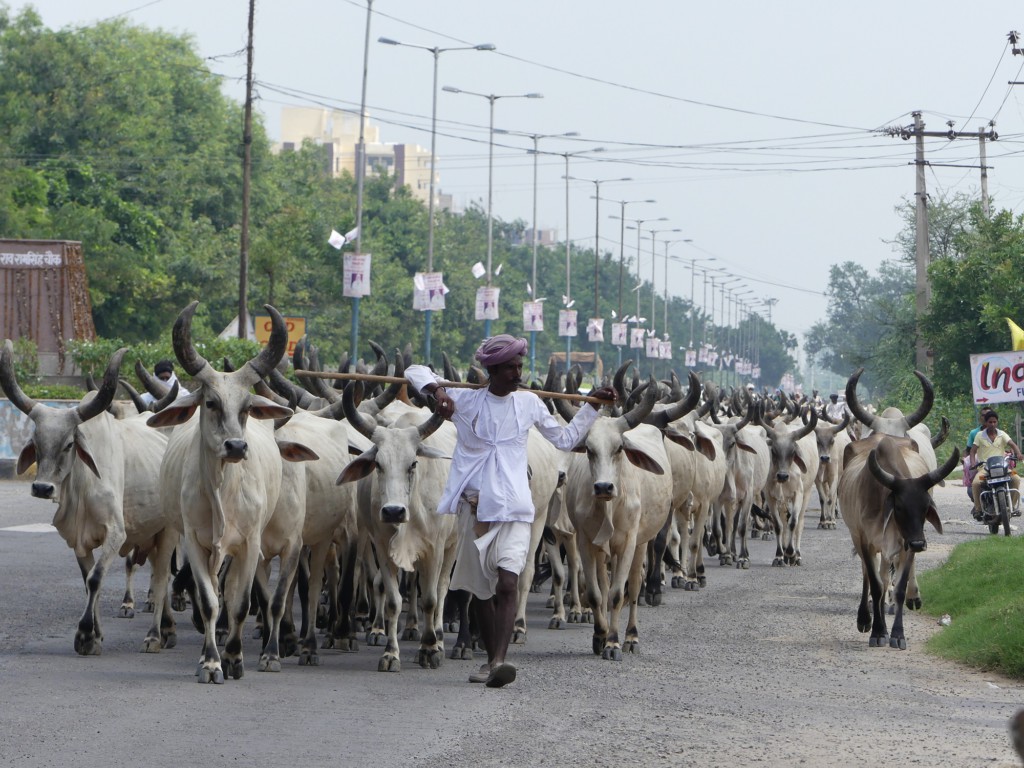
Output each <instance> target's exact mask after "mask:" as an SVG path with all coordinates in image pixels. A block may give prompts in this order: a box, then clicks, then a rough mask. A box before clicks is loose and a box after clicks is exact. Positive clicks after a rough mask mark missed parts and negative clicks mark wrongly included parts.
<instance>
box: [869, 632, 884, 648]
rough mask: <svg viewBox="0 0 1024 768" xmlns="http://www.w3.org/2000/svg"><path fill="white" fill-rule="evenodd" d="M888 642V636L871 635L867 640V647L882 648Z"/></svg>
mask: <svg viewBox="0 0 1024 768" xmlns="http://www.w3.org/2000/svg"><path fill="white" fill-rule="evenodd" d="M888 642H889V636H888V635H882V636H881V637H875V636H874V635H872V636H871V637H870V638H869V639H868V647H869V648H884V647H885V646H886V644H887V643H888Z"/></svg>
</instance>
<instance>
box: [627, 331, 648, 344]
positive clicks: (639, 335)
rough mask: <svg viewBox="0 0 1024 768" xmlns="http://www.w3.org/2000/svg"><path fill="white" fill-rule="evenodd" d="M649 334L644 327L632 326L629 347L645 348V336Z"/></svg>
mask: <svg viewBox="0 0 1024 768" xmlns="http://www.w3.org/2000/svg"><path fill="white" fill-rule="evenodd" d="M646 336H647V331H645V330H644V329H643V328H632V329H630V331H629V348H630V349H643V348H644V338H645V337H646Z"/></svg>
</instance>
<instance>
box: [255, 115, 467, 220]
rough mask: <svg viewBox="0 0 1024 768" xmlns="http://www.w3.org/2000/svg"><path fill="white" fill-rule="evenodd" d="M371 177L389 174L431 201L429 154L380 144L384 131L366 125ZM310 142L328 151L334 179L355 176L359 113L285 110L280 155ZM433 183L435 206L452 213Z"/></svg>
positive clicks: (406, 146) (413, 146) (407, 146)
mask: <svg viewBox="0 0 1024 768" xmlns="http://www.w3.org/2000/svg"><path fill="white" fill-rule="evenodd" d="M364 136H365V139H366V173H367V175H372V174H377V173H380V172H381V170H386V171H387V172H388V173H389V174H391V175H392V176H394V177H395V184H396V185H398V186H406V187H409V189H410V190H411V191H412V194H413V196H414V197H416V198H417V199H419V200H422V201H423V202H424V203H429V201H430V150H429V149H424V148H423V147H421V146H419V145H418V144H389V143H385V142H382V141H381V137H380V126H378V125H374V124H373V123H372V122H370V121H369V120H367V121H366V126H365V129H364ZM305 141H311V142H313V143H314V144H318V145H320V146H323V147H324V148H325V149H326V151H327V164H328V168H329V169H330V173H331V175H332V176H340V175H341V174H342V173H344V172H345V171H348V172H349V173H351V174H352V175H353V176H355V169H356V157H355V155H356V147H357V145H358V144H359V113H358V112H349V111H346V110H341V109H324V108H321V107H284V108H282V110H281V143H280V144H279V145H277V146H276V147H275V150H276V151H283V152H288V151H295V150H296V149H298V148H299V147H301V146H302V144H303V142H305ZM437 181H438V178H437V177H436V176H435V179H434V182H435V183H434V205H435V207H436V208H438V209H446V208H447V209H450V208H451V196H450V195H443V194H441V192H440V190H438V188H437Z"/></svg>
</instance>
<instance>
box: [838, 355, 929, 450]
mask: <svg viewBox="0 0 1024 768" xmlns="http://www.w3.org/2000/svg"><path fill="white" fill-rule="evenodd" d="M862 373H864V369H863V368H858V369H857V370H856V371H855V372H854V374H853V375H852V376H851V377H850V378H849V380H848V381H847V382H846V405H847V407H849V409H850V412H851V413H852V414H853V415H854V416H855V417H856V419H857V420H858V421H860V422H861V423H862V424H864V425H865V426H867V427H870V428H871V430H872V431H873V432H879V433H881V434H883V435H891V436H893V437H905V436H906V434H907V432H909V431H910V429H911V428H912V427H915V426H917V425H918V424H920V423H921V422H922V421H924V420H925V417H926V416H927V415H928V413H929V412H930V411H931V409H932V405H933V404H934V402H935V390H934V389H933V387H932V383H931V382H930V381H929V380H928V377H927V376H925V375H924V374H923V373H921V372H920V371H914V375H915V376H917V378H918V380H919V381H920V382H921V389H922V391H923V394H922V397H921V404H920V405H919V406H918V407H917V410H916V411H914V412H913V413H912V414H910V415H909V416H904V415H903V411H901V410H900V409H899V408H886V409H885V410H884V411H882V413H881V414H878V415H876V414H873V413H869V412H868V411H867V410H866V409H865V408H864V407H863V406H862V405H861V404H860V401H859V400H858V399H857V382H858V381H860V377H861V374H862Z"/></svg>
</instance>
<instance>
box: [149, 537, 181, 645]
mask: <svg viewBox="0 0 1024 768" xmlns="http://www.w3.org/2000/svg"><path fill="white" fill-rule="evenodd" d="M177 538H178V535H177V532H176V531H172V530H171V529H168V528H165V529H164V530H162V531H161V532H160V533H158V534H157V536H156V544H155V546H154V547H153V551H152V552H150V554H149V563H150V568H152V570H153V573H152V575H151V577H150V580H149V587H150V592H152V593H153V624H152V625H151V626H150V628H149V632H147V633H146V638H145V639H144V640H143V641H142V649H141V650H142V652H143V653H159V652H160V651H161V649H163V648H173V647H174V646H175V645H176V644H177V642H178V635H177V632H176V630H175V626H174V615H173V614H172V613H171V611H170V605H169V604H168V599H167V585H168V582H169V581H170V578H171V559H172V558H173V557H174V547H175V545H176V544H177Z"/></svg>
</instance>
